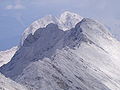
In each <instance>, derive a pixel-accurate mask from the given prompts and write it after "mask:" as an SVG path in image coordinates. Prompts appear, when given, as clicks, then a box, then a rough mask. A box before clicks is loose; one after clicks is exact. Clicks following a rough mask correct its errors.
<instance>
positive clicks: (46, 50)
mask: <svg viewBox="0 0 120 90" xmlns="http://www.w3.org/2000/svg"><path fill="white" fill-rule="evenodd" d="M119 63H120V42H119V41H117V40H116V39H115V38H113V36H112V34H111V33H110V32H109V30H108V29H107V28H106V27H105V26H104V25H103V24H101V23H99V22H98V21H96V20H92V19H89V18H83V17H81V16H80V15H78V14H75V13H72V12H69V11H67V12H64V13H63V14H61V15H60V17H53V16H51V15H49V16H46V17H44V18H42V19H39V20H37V21H35V22H33V23H32V24H31V25H30V26H29V27H28V28H27V29H26V30H25V31H24V33H23V35H22V38H21V42H20V45H19V49H18V50H17V51H16V53H15V54H14V56H13V57H12V59H11V60H10V62H8V63H7V64H5V65H3V66H2V67H0V72H1V73H2V74H4V75H5V76H6V77H9V78H10V79H12V80H14V81H15V82H17V83H19V84H21V85H23V86H25V87H26V88H27V89H28V90H119V89H120V66H119ZM6 90H7V89H6ZM20 90H21V89H20Z"/></svg>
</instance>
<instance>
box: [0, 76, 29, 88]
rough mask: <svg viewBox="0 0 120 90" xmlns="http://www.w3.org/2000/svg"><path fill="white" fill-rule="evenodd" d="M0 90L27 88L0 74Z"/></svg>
mask: <svg viewBox="0 0 120 90" xmlns="http://www.w3.org/2000/svg"><path fill="white" fill-rule="evenodd" d="M0 90H27V89H26V88H25V87H23V86H21V85H19V84H17V83H16V82H14V81H12V80H10V79H8V78H6V77H4V76H3V75H2V74H0Z"/></svg>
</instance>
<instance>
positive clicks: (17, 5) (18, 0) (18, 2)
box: [5, 0, 25, 10]
mask: <svg viewBox="0 0 120 90" xmlns="http://www.w3.org/2000/svg"><path fill="white" fill-rule="evenodd" d="M24 8H25V6H23V5H22V2H21V0H14V3H12V4H9V5H7V6H6V7H5V9H7V10H11V9H16V10H17V9H24Z"/></svg>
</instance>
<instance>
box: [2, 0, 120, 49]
mask: <svg viewBox="0 0 120 90" xmlns="http://www.w3.org/2000/svg"><path fill="white" fill-rule="evenodd" d="M66 10H67V11H71V12H75V13H78V14H80V15H81V16H82V17H89V18H93V19H97V20H99V21H100V22H102V23H103V24H105V25H106V26H107V27H108V28H109V29H110V30H111V32H112V33H114V35H115V36H116V37H117V38H118V37H120V29H119V28H120V0H0V50H5V49H8V48H11V47H12V46H15V45H17V44H18V43H19V41H20V37H21V34H22V32H23V31H24V29H25V28H26V27H28V25H29V24H31V23H32V22H33V21H35V20H37V19H39V18H41V17H43V16H45V15H49V14H52V15H55V16H56V15H59V14H60V13H62V12H64V11H66Z"/></svg>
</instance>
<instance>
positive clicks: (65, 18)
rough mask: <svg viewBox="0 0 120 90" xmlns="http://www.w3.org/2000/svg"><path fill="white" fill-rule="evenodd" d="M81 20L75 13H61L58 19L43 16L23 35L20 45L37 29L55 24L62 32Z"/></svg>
mask: <svg viewBox="0 0 120 90" xmlns="http://www.w3.org/2000/svg"><path fill="white" fill-rule="evenodd" d="M81 20H82V17H81V16H80V15H78V14H76V13H72V12H69V11H66V12H64V13H62V14H61V15H60V16H59V17H54V16H52V15H48V16H45V17H43V18H41V19H39V20H37V21H35V22H33V23H32V24H31V25H30V26H29V27H28V28H27V29H26V30H25V31H24V33H23V36H22V38H21V42H20V45H21V46H22V45H23V43H24V40H25V39H26V38H27V36H28V35H29V34H31V33H32V35H34V32H35V31H36V30H38V29H39V28H44V27H46V26H47V25H48V24H50V23H53V24H57V25H58V27H59V28H60V29H62V30H69V29H71V28H73V27H74V26H75V25H76V24H77V23H78V22H80V21H81Z"/></svg>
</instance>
